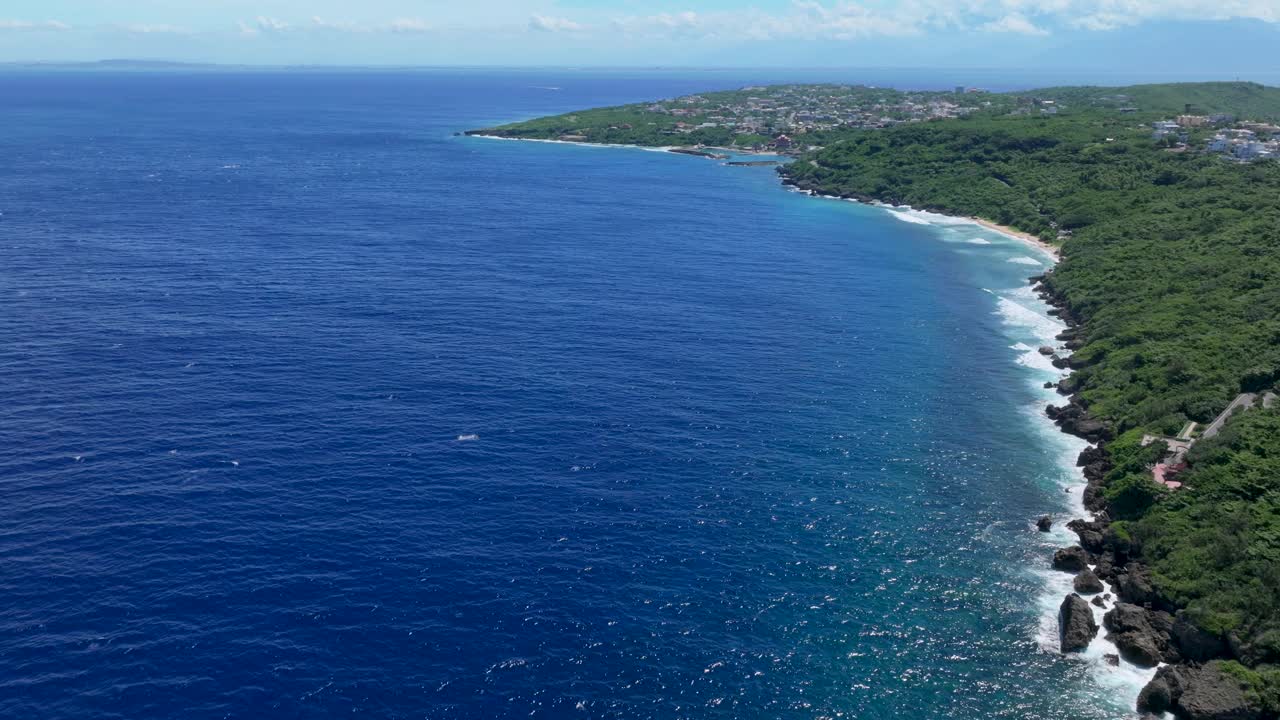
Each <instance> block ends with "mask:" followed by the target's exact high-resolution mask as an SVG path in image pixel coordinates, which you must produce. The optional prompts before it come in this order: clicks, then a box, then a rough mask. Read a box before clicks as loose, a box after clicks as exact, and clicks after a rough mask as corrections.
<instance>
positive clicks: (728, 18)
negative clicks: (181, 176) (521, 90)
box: [0, 0, 1280, 73]
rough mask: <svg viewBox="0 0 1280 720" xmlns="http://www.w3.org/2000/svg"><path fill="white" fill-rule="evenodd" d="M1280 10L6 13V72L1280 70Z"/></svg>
mask: <svg viewBox="0 0 1280 720" xmlns="http://www.w3.org/2000/svg"><path fill="white" fill-rule="evenodd" d="M1275 48H1280V0H901V1H897V2H894V1H891V0H759V1H758V2H732V1H730V0H647V1H644V2H641V1H639V0H622V1H612V2H605V1H603V0H469V1H466V0H449V1H448V2H444V1H441V0H361V1H360V2H351V1H350V0H6V1H5V2H4V3H3V4H2V5H0V61H27V60H46V61H50V60H52V61H81V60H98V59H103V58H146V59H165V60H182V61H197V62H219V63H249V64H278V63H285V64H294V63H303V64H336V65H341V64H420V65H575V66H579V65H581V66H588V65H595V66H599V65H644V66H652V65H665V66H672V65H712V66H717V65H724V66H730V65H739V66H741V65H746V66H843V67H850V66H881V67H885V66H898V67H901V66H913V67H919V66H926V65H962V66H965V67H1002V66H1012V67H1017V68H1023V69H1025V68H1037V67H1043V68H1068V67H1090V68H1107V67H1115V68H1117V69H1124V70H1143V69H1148V70H1152V71H1159V72H1168V73H1177V72H1186V71H1189V70H1197V71H1200V72H1223V73H1230V72H1240V71H1246V70H1248V71H1257V70H1264V71H1269V72H1270V71H1276V70H1280V53H1277V52H1276V51H1275Z"/></svg>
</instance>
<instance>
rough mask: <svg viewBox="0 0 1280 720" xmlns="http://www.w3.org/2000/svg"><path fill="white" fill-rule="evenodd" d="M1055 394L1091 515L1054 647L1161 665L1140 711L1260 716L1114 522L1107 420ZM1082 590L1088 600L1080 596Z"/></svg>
mask: <svg viewBox="0 0 1280 720" xmlns="http://www.w3.org/2000/svg"><path fill="white" fill-rule="evenodd" d="M780 174H781V175H782V182H783V184H784V185H787V186H790V187H794V188H796V189H797V190H800V191H804V192H808V193H810V194H813V195H822V196H832V197H839V198H841V199H848V200H856V201H859V202H864V203H869V204H872V203H883V202H892V200H891V199H889V200H886V199H885V198H876V197H869V196H864V195H860V194H857V193H852V194H850V193H840V194H836V195H832V194H831V193H830V192H829V191H828V190H827V189H826V188H822V187H820V186H818V185H815V184H813V183H808V182H804V181H802V180H797V179H796V178H794V177H791V176H789V175H787V174H786V173H785V171H782V170H781V169H780ZM918 209H921V210H926V211H932V212H941V213H944V214H945V213H946V209H945V208H936V207H929V206H925V207H922V208H918ZM1051 275H1052V270H1051V271H1049V272H1048V273H1046V274H1043V275H1037V276H1035V277H1032V278H1030V282H1031V283H1032V285H1033V287H1034V289H1035V291H1036V294H1037V295H1038V296H1039V297H1040V298H1041V299H1042V300H1043V301H1044V302H1045V303H1046V304H1048V305H1049V306H1050V308H1051V310H1050V314H1051V315H1054V316H1056V317H1057V318H1058V319H1059V320H1061V321H1062V322H1063V323H1065V324H1066V325H1067V329H1066V330H1065V331H1064V332H1062V333H1061V334H1059V335H1058V336H1057V340H1058V341H1059V342H1061V343H1062V347H1063V348H1065V349H1066V350H1068V351H1075V350H1078V349H1080V348H1082V347H1084V345H1085V342H1086V341H1085V337H1084V328H1083V322H1082V318H1080V317H1078V316H1077V315H1076V314H1075V313H1074V312H1073V311H1072V310H1071V308H1070V306H1069V304H1068V303H1067V301H1066V298H1064V297H1061V296H1059V295H1058V294H1056V292H1055V291H1054V288H1053V286H1052V282H1051V281H1050V277H1051ZM1040 352H1041V353H1042V354H1044V355H1046V356H1048V357H1050V358H1051V362H1052V363H1053V365H1054V367H1057V368H1059V369H1063V370H1078V369H1080V368H1082V367H1083V364H1082V363H1081V362H1080V361H1078V360H1075V359H1074V357H1073V355H1072V354H1070V353H1069V352H1068V353H1061V354H1060V353H1058V351H1057V350H1055V349H1054V348H1052V347H1043V348H1040ZM1052 387H1056V389H1057V391H1058V392H1059V393H1060V394H1061V395H1064V396H1066V397H1067V404H1066V405H1064V406H1061V407H1059V406H1055V405H1048V406H1047V407H1046V408H1045V414H1046V415H1048V417H1049V419H1050V420H1052V421H1053V422H1054V424H1056V425H1057V426H1058V428H1059V429H1060V430H1061V431H1062V432H1064V433H1067V434H1070V435H1074V436H1076V437H1079V438H1082V439H1083V440H1085V441H1087V442H1089V443H1090V446H1089V447H1087V448H1085V449H1084V450H1083V451H1081V453H1080V455H1079V457H1078V458H1077V460H1076V464H1077V467H1079V468H1081V469H1082V472H1083V474H1084V477H1085V481H1086V484H1085V488H1084V493H1083V502H1084V507H1085V509H1086V510H1087V511H1088V512H1089V513H1091V514H1092V515H1093V519H1092V520H1085V519H1075V520H1072V521H1070V522H1069V523H1067V528H1068V529H1070V530H1071V531H1072V532H1074V533H1075V534H1076V536H1077V538H1078V539H1079V544H1078V545H1073V546H1071V547H1067V548H1060V549H1059V550H1057V551H1056V552H1055V553H1054V555H1053V561H1052V563H1053V567H1054V569H1056V570H1059V571H1062V572H1069V573H1072V574H1073V575H1074V576H1075V577H1074V579H1073V583H1072V585H1073V589H1074V592H1072V593H1069V594H1068V595H1067V596H1066V597H1065V598H1064V599H1063V601H1062V604H1061V606H1060V607H1059V611H1058V636H1059V647H1060V650H1061V652H1063V653H1074V652H1080V651H1083V650H1084V649H1086V648H1087V647H1089V645H1090V643H1091V642H1093V641H1094V640H1095V639H1096V638H1097V636H1098V634H1099V633H1100V632H1105V635H1106V638H1107V639H1108V640H1110V641H1111V642H1112V643H1113V644H1114V645H1115V646H1116V648H1117V650H1118V651H1119V655H1107V656H1106V659H1107V661H1108V662H1109V663H1111V664H1113V665H1118V664H1119V663H1120V660H1121V658H1123V659H1124V660H1125V661H1127V662H1130V663H1132V664H1134V665H1136V666H1138V667H1143V668H1153V667H1158V670H1157V671H1156V674H1155V677H1154V678H1153V679H1152V680H1151V681H1150V682H1148V683H1147V685H1146V686H1145V687H1144V688H1143V689H1142V691H1141V693H1140V694H1139V696H1138V700H1137V705H1136V708H1135V710H1136V711H1137V712H1138V713H1139V714H1141V715H1142V716H1143V717H1156V716H1159V715H1161V714H1163V713H1172V714H1173V715H1174V716H1175V717H1177V718H1182V719H1183V720H1265V718H1266V715H1265V714H1264V712H1263V711H1262V710H1260V709H1258V708H1256V707H1254V706H1253V705H1252V704H1251V702H1250V700H1249V698H1248V697H1247V696H1246V694H1245V691H1244V689H1243V688H1242V686H1241V683H1240V682H1239V680H1237V679H1236V678H1235V677H1233V676H1231V675H1229V674H1227V673H1226V672H1224V671H1223V670H1222V669H1221V668H1220V666H1219V665H1217V664H1216V663H1214V661H1216V660H1231V659H1234V658H1236V657H1237V656H1238V654H1239V653H1238V652H1237V648H1235V647H1234V646H1233V644H1232V642H1231V640H1230V639H1229V638H1223V637H1219V636H1216V635H1213V634H1212V633H1209V632H1206V631H1204V630H1202V629H1201V628H1199V627H1198V626H1196V625H1195V623H1193V622H1191V620H1190V618H1188V617H1187V615H1186V612H1185V610H1184V609H1182V608H1179V607H1176V606H1175V605H1174V604H1172V603H1170V602H1169V601H1168V600H1167V599H1166V598H1163V597H1161V596H1160V594H1159V593H1158V592H1157V591H1156V589H1155V586H1154V585H1153V584H1152V582H1151V577H1150V572H1149V570H1148V569H1147V567H1146V566H1145V565H1144V564H1143V563H1142V560H1141V557H1140V555H1139V551H1138V548H1135V547H1134V546H1133V543H1132V542H1131V540H1130V538H1129V537H1128V535H1127V534H1126V533H1123V532H1117V530H1116V528H1114V527H1112V523H1111V519H1110V516H1109V514H1108V507H1107V502H1106V498H1105V497H1104V495H1103V489H1104V485H1105V481H1106V476H1107V473H1108V472H1110V471H1111V469H1112V461H1111V456H1110V453H1109V452H1108V451H1107V444H1108V443H1109V442H1110V441H1111V440H1112V439H1113V438H1114V435H1113V431H1112V429H1111V427H1110V426H1109V425H1107V424H1106V423H1105V422H1103V421H1101V420H1099V419H1097V418H1094V417H1092V416H1091V415H1090V413H1089V408H1088V402H1087V400H1085V398H1084V397H1083V396H1082V395H1081V394H1080V393H1079V380H1078V376H1077V375H1075V374H1071V375H1068V376H1067V377H1065V378H1063V379H1062V380H1061V381H1059V382H1058V383H1057V384H1056V386H1052ZM1036 527H1037V528H1038V529H1039V530H1040V531H1041V532H1049V531H1050V530H1051V528H1052V527H1053V518H1052V517H1051V516H1048V515H1046V516H1043V517H1041V518H1039V519H1038V520H1037V521H1036ZM1086 596H1087V597H1086ZM1090 605H1093V606H1096V607H1099V608H1105V607H1107V606H1108V605H1111V607H1110V609H1108V610H1107V612H1106V613H1105V614H1104V615H1103V622H1102V626H1101V627H1099V626H1098V624H1097V622H1096V620H1095V619H1094V615H1093V610H1092V609H1091V608H1090Z"/></svg>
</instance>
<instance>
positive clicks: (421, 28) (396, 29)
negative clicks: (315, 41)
mask: <svg viewBox="0 0 1280 720" xmlns="http://www.w3.org/2000/svg"><path fill="white" fill-rule="evenodd" d="M309 27H310V28H311V29H312V30H327V31H332V32H345V33H380V32H387V33H403V34H409V33H424V32H428V31H430V30H431V29H432V28H431V24H430V23H428V22H427V21H426V20H423V19H421V18H410V17H402V18H396V19H395V20H392V21H390V22H387V23H383V24H381V25H361V24H360V23H353V22H346V21H336V22H335V21H331V20H325V19H323V18H319V17H313V18H311V25H310V26H309Z"/></svg>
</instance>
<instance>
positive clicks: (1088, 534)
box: [1067, 519, 1106, 554]
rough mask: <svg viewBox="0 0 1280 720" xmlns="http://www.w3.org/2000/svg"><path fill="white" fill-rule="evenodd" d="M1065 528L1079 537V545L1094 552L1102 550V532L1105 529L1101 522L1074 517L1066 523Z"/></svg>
mask: <svg viewBox="0 0 1280 720" xmlns="http://www.w3.org/2000/svg"><path fill="white" fill-rule="evenodd" d="M1067 528H1068V529H1069V530H1071V531H1072V532H1074V533H1075V534H1076V536H1077V537H1079V538H1080V547H1082V548H1084V549H1085V550H1088V551H1089V552H1091V553H1095V554H1096V553H1100V552H1102V551H1103V549H1104V547H1103V542H1102V533H1103V531H1104V530H1105V529H1106V525H1104V524H1103V523H1100V522H1089V521H1087V520H1080V519H1076V520H1072V521H1071V522H1069V523H1067Z"/></svg>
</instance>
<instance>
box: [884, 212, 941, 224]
mask: <svg viewBox="0 0 1280 720" xmlns="http://www.w3.org/2000/svg"><path fill="white" fill-rule="evenodd" d="M889 214H890V215H892V216H893V217H894V218H895V219H897V220H901V221H902V222H905V223H911V224H912V225H932V224H933V223H931V222H929V221H928V220H926V219H924V218H922V217H917V216H915V215H913V214H911V213H910V212H902V211H899V210H890V211H889Z"/></svg>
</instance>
